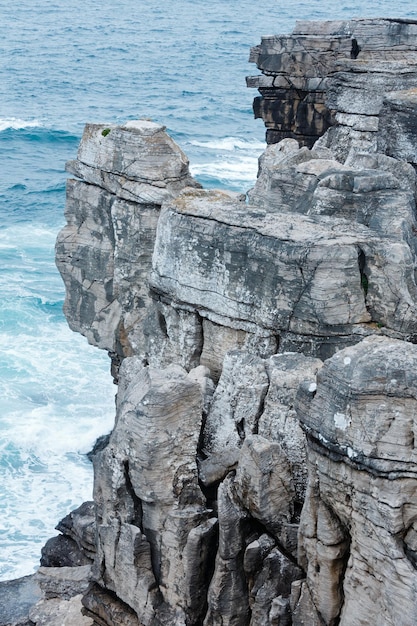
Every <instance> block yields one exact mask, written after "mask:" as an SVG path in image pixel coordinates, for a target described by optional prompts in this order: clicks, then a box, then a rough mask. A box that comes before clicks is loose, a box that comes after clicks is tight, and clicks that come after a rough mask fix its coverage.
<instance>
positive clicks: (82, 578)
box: [35, 565, 91, 600]
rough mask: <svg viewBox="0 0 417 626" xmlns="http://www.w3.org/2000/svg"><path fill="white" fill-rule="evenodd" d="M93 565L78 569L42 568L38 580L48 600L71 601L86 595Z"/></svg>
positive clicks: (37, 574) (37, 573)
mask: <svg viewBox="0 0 417 626" xmlns="http://www.w3.org/2000/svg"><path fill="white" fill-rule="evenodd" d="M90 573H91V565H81V566H78V567H40V568H39V569H38V571H37V572H36V574H35V576H36V580H37V582H38V584H39V587H40V588H41V590H42V592H43V595H44V597H45V598H46V600H50V599H51V598H60V599H63V600H69V599H70V598H72V597H73V596H76V595H79V594H82V593H84V592H85V591H86V590H87V587H88V585H89V582H90Z"/></svg>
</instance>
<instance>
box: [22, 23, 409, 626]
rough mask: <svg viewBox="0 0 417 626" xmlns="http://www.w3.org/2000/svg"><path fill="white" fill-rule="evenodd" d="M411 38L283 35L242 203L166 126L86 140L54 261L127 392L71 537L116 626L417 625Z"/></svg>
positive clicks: (306, 29)
mask: <svg viewBox="0 0 417 626" xmlns="http://www.w3.org/2000/svg"><path fill="white" fill-rule="evenodd" d="M416 34H417V23H416V22H413V21H405V20H395V19H375V20H369V19H368V20H352V21H349V22H323V23H313V22H299V23H298V24H297V26H296V28H295V30H294V33H293V34H292V35H287V36H275V37H267V38H263V40H262V43H261V45H260V46H258V47H256V48H255V49H253V50H252V53H251V58H252V60H253V61H255V62H256V63H257V65H258V67H259V69H260V70H261V71H262V72H263V74H262V76H258V77H256V78H251V79H249V80H248V83H249V84H250V85H251V86H256V87H258V88H259V90H260V91H261V94H262V99H261V100H257V101H256V103H255V112H256V114H257V115H261V116H262V118H263V119H264V121H265V123H266V126H267V129H268V134H267V139H268V144H269V145H268V146H267V148H266V150H265V152H264V154H263V155H262V156H261V158H260V161H259V173H258V178H257V181H256V184H255V186H254V188H253V189H251V190H250V191H249V192H248V194H247V197H246V199H245V198H244V197H243V198H242V197H239V196H237V195H236V194H233V193H227V192H225V191H218V190H210V191H208V190H204V189H201V187H200V186H199V184H198V183H196V182H195V181H193V179H192V178H191V177H190V175H189V173H188V162H187V159H186V157H185V156H184V154H183V153H182V151H181V150H180V148H178V147H177V146H176V145H175V143H174V142H173V141H172V139H171V138H169V137H168V135H167V134H166V133H165V131H164V130H163V128H162V127H161V126H160V125H158V124H154V123H150V122H146V121H138V122H130V123H128V124H126V125H123V126H116V125H109V126H108V127H106V126H104V125H94V124H90V125H88V126H87V127H86V131H85V133H84V136H83V139H82V141H81V145H80V149H79V152H78V157H77V159H76V160H75V161H72V162H71V163H70V164H69V166H68V167H69V170H70V172H72V174H73V175H74V176H75V177H77V180H75V179H71V180H69V181H68V192H67V206H66V219H67V225H66V226H65V228H64V229H63V230H62V231H61V233H60V234H59V236H58V241H57V249H56V250H57V265H58V267H59V270H60V272H61V274H62V276H63V279H64V282H65V285H66V301H65V313H66V316H67V319H68V322H69V324H70V326H71V328H73V329H74V330H75V331H77V332H81V333H82V334H83V335H85V337H86V338H87V339H88V341H89V342H90V343H92V344H93V345H96V346H98V347H99V348H102V349H105V350H107V351H108V352H109V353H110V355H111V357H112V372H113V375H114V378H115V379H116V381H117V382H118V385H119V386H118V394H117V407H116V419H115V426H114V429H113V431H112V433H111V435H110V438H109V441H108V443H107V445H105V446H104V447H102V449H101V450H99V451H97V452H96V453H95V455H94V469H95V481H94V504H93V505H87V506H86V510H85V514H86V517H85V518H84V517H80V518H77V517H76V518H75V519H74V520H72V521H71V520H66V521H63V522H62V523H61V525H60V527H59V529H60V530H61V531H62V532H64V534H65V536H66V537H67V539H66V540H65V541H67V540H68V541H71V542H72V544H71V545H72V546H73V547H74V546H75V547H76V548H77V550H81V552H84V553H85V555H86V558H87V559H88V563H90V562H91V560H93V565H92V566H91V575H90V577H89V585H88V588H86V587H83V588H82V590H81V591H77V593H76V594H75V591H76V590H75V589H74V597H75V596H76V599H75V600H73V599H72V597H71V599H65V598H63V601H64V600H65V601H66V602H69V601H70V600H71V603H72V607H73V606H75V604H77V603H78V604H79V599H78V595H80V593H81V594H82V605H83V614H84V617H85V618H86V619H88V620H90V622H93V624H94V625H95V626H119V625H121V624H126V625H128V626H168V625H170V626H290V625H293V626H303V625H305V624H308V625H309V626H323V625H324V626H336V625H337V624H339V625H341V626H351V625H352V624H355V626H356V625H362V624H363V625H364V626H365V624H379V625H381V626H411V625H412V624H415V623H417V613H416V610H417V609H416V607H417V595H416V592H417V589H416V585H417V576H416V567H417V522H416V520H417V495H416V494H417V483H416V476H417V474H416V458H415V431H416V418H415V415H416V408H417V407H416V406H415V403H416V398H417V380H416V376H415V371H416V366H417V348H416V346H415V342H416V337H417V310H416V307H417V283H416V280H417V279H416V275H417V274H416V254H417V247H416V232H417V224H416V170H415V167H416V161H415V145H414V144H415V135H416V122H415V93H414V92H415V89H416V87H417V66H416V56H415V55H416V54H417V52H416ZM352 94H355V97H353V96H352ZM92 513H93V514H94V517H93V519H92ZM58 543H61V544H62V542H60V541H59V542H58ZM74 549H75V548H74ZM59 558H61V557H59ZM73 558H74V559H78V558H79V554H78V552H74V556H73ZM48 559H50V563H55V562H56V561H54V559H58V557H56V556H54V555H53V554H51V552H50V551H48ZM58 560H59V559H58ZM88 563H87V564H84V565H82V566H81V565H80V564H81V561H80V564H79V565H78V567H80V566H81V567H87V568H90V565H89V564H88ZM43 569H48V568H43ZM51 569H54V570H55V569H56V568H51ZM64 569H65V568H64ZM71 569H73V568H71ZM89 571H90V570H89ZM52 586H53V585H52ZM51 588H52V587H51ZM48 610H49V607H48ZM59 610H61V609H59ZM71 610H73V608H71ZM74 610H75V609H74ZM33 615H35V614H34V613H33ZM39 619H41V618H39ZM42 619H43V618H42ZM39 623H43V622H40V621H39ZM80 623H81V622H80ZM86 623H87V622H86Z"/></svg>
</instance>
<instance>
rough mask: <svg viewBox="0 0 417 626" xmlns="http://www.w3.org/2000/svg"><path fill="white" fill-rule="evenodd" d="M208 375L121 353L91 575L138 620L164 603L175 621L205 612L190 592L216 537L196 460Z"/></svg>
mask: <svg viewBox="0 0 417 626" xmlns="http://www.w3.org/2000/svg"><path fill="white" fill-rule="evenodd" d="M205 374H206V370H205V369H204V368H198V370H193V371H191V372H190V374H188V375H187V373H186V371H185V370H183V369H182V368H181V367H179V366H171V367H170V368H167V369H166V370H157V369H153V368H150V367H143V365H142V363H141V361H140V360H139V359H134V358H129V359H125V361H124V362H123V364H122V367H121V370H120V380H121V388H120V391H119V394H118V406H117V411H118V412H117V422H116V427H115V430H114V431H113V434H112V436H111V439H110V442H109V445H108V446H107V448H106V449H105V450H104V451H103V452H102V453H101V455H100V456H99V458H98V460H97V462H96V481H95V500H96V503H97V512H98V534H99V552H98V558H97V561H96V565H95V577H96V579H97V581H98V582H99V583H100V584H102V585H104V586H105V587H106V588H107V589H111V590H113V591H114V592H115V593H116V594H117V596H118V597H119V598H120V599H121V600H122V601H123V602H125V603H126V604H127V605H128V606H130V607H131V608H133V609H134V610H135V612H136V613H137V614H138V616H139V619H140V620H141V622H142V623H143V624H148V623H149V624H150V623H151V621H152V619H153V617H152V616H153V615H154V613H155V611H156V610H157V609H158V607H159V606H161V604H162V603H163V602H164V603H165V604H166V605H167V606H168V607H171V617H170V619H172V620H173V621H172V623H175V619H178V620H180V621H181V620H182V619H186V617H185V616H186V615H188V618H187V619H191V620H196V619H198V615H201V612H202V610H203V608H204V603H201V602H200V600H197V599H196V596H195V593H194V591H195V590H196V589H197V588H198V589H200V590H201V589H203V588H204V586H207V584H208V580H206V567H205V562H206V560H207V559H208V558H212V557H211V551H212V549H213V548H212V543H213V540H214V539H215V534H214V529H215V520H211V515H210V511H209V510H208V509H206V506H205V498H204V496H203V494H202V492H201V490H200V487H199V485H198V473H197V464H196V456H197V447H198V439H199V433H200V428H201V420H202V414H203V408H204V403H205V401H204V396H205V388H204V387H205V378H206V376H205ZM145 435H146V436H145ZM120 500H122V501H123V503H124V506H123V507H121V506H120ZM197 554H199V555H200V560H198V559H197V560H196V558H194V557H195V556H196V555H197ZM193 590H194V591H193ZM202 593H203V592H202V591H201V593H200V592H199V596H200V595H201V594H202ZM172 611H174V617H173V614H172ZM175 615H177V616H176V617H175ZM179 623H180V622H179Z"/></svg>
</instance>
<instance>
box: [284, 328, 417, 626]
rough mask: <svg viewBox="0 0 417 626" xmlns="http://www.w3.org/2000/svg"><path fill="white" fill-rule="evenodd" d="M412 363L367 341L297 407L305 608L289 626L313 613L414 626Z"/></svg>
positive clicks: (378, 341)
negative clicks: (304, 473)
mask: <svg viewBox="0 0 417 626" xmlns="http://www.w3.org/2000/svg"><path fill="white" fill-rule="evenodd" d="M416 359H417V348H416V346H415V345H412V344H410V343H407V342H404V341H398V340H392V339H387V338H383V337H372V338H368V339H365V340H364V341H362V342H361V343H359V344H357V345H356V346H353V347H351V348H346V349H345V350H343V351H341V352H338V353H337V354H335V355H334V356H333V357H332V358H331V359H329V360H328V361H326V363H325V364H324V366H323V368H322V369H321V371H320V373H319V374H318V385H317V392H315V393H314V394H310V395H311V396H313V395H314V397H310V400H308V399H307V401H306V400H305V399H304V400H302V401H300V404H301V407H302V408H301V409H300V418H301V422H302V424H303V426H304V428H305V430H306V432H307V440H308V450H309V452H308V463H309V485H308V489H307V496H306V501H305V504H304V508H303V512H302V516H301V525H300V543H299V562H300V565H301V566H302V567H303V568H304V569H305V570H306V572H307V580H306V582H305V583H304V587H305V589H304V590H303V591H302V595H307V597H309V598H310V600H309V601H308V602H305V603H304V607H303V609H301V610H300V612H299V617H298V618H297V619H296V620H294V624H295V626H297V625H298V624H299V625H301V624H305V623H306V622H307V623H310V619H311V618H310V617H309V615H310V612H312V613H313V614H314V613H316V611H317V615H318V616H319V617H320V618H321V619H323V620H324V623H325V624H336V623H337V624H341V626H348V625H350V624H358V626H360V625H363V626H365V624H376V623H383V624H385V625H387V626H388V625H392V626H394V624H395V626H406V625H409V624H414V623H415V622H416V620H417V602H416V600H417V573H416V560H415V548H416V545H415V542H414V536H415V530H414V525H415V520H416V515H417V500H416V497H415V494H416V489H417V472H416V452H415V446H414V437H415V429H416V423H415V415H416V402H417V385H416V380H415V375H416V374H415V372H416ZM336 380H337V381H338V382H337V385H336V384H335V381H336ZM316 619H317V617H316ZM303 620H304V621H303Z"/></svg>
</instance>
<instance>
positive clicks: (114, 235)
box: [56, 120, 199, 359]
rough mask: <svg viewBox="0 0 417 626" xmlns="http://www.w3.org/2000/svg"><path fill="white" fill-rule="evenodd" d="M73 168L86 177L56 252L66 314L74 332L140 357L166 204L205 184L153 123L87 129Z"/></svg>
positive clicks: (78, 183)
mask: <svg viewBox="0 0 417 626" xmlns="http://www.w3.org/2000/svg"><path fill="white" fill-rule="evenodd" d="M67 169H68V171H69V172H71V173H72V174H75V176H77V177H78V178H79V179H81V180H69V181H68V187H67V205H66V210H65V215H66V219H67V226H66V227H65V228H64V229H63V231H61V233H60V236H59V239H58V243H57V249H56V262H57V265H58V268H59V269H60V270H61V273H62V275H63V278H64V282H65V285H66V300H65V305H64V312H65V314H66V317H67V319H68V321H69V324H70V326H71V328H72V329H73V330H75V331H77V332H81V333H82V334H85V335H86V337H87V339H88V340H89V342H90V343H92V344H93V345H97V346H98V347H99V348H103V349H105V350H108V351H109V352H111V353H114V354H115V356H116V359H117V357H123V356H129V355H131V354H133V353H140V352H141V351H143V337H144V334H143V321H144V315H145V313H146V309H147V305H148V303H149V295H148V287H147V275H148V273H149V270H150V267H151V259H152V252H153V247H154V240H155V231H156V225H157V222H158V215H159V210H160V207H161V204H162V202H163V201H164V200H166V199H168V198H170V197H174V196H175V195H176V194H177V193H178V192H179V191H180V190H181V189H182V188H184V187H186V186H199V185H198V183H196V182H195V181H194V180H193V179H192V178H191V176H190V174H189V171H188V160H187V157H186V156H185V155H184V153H183V152H182V151H181V150H180V148H179V147H178V146H177V145H176V144H175V143H174V142H173V141H172V139H171V138H170V137H169V136H168V135H167V134H166V133H165V131H164V127H163V126H161V125H159V124H155V123H153V122H148V121H146V120H139V121H137V122H128V123H126V124H125V125H124V126H114V125H111V126H109V127H106V126H105V125H103V124H101V125H97V124H89V125H87V126H86V128H85V131H84V135H83V138H82V141H81V144H80V148H79V152H78V157H77V159H76V160H75V161H70V162H69V163H68V164H67ZM127 215H129V219H126V217H127Z"/></svg>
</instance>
